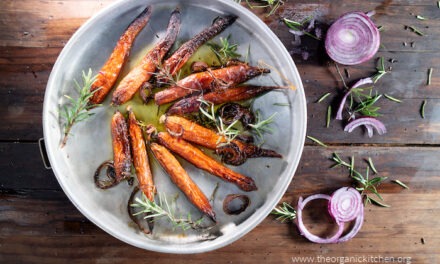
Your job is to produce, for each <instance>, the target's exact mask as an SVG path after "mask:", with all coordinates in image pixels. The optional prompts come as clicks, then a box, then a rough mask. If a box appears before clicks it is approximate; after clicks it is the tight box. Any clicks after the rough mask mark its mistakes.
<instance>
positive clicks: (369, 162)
mask: <svg viewBox="0 0 440 264" xmlns="http://www.w3.org/2000/svg"><path fill="white" fill-rule="evenodd" d="M368 165H369V166H370V167H371V169H372V170H373V172H374V173H376V174H377V170H376V168H375V167H374V163H373V160H372V159H371V158H370V157H368Z"/></svg>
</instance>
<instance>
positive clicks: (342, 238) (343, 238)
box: [338, 206, 364, 243]
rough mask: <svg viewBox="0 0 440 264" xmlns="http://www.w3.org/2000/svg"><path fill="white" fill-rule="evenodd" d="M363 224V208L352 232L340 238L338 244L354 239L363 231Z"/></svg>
mask: <svg viewBox="0 0 440 264" xmlns="http://www.w3.org/2000/svg"><path fill="white" fill-rule="evenodd" d="M363 223H364V208H363V206H362V210H361V211H360V212H359V215H358V216H357V218H356V221H355V222H354V225H353V227H352V228H351V230H350V232H348V233H347V234H345V235H343V236H342V237H340V238H339V239H338V243H341V242H345V241H348V240H350V239H352V238H353V237H354V236H355V235H356V234H357V233H358V232H359V230H361V227H362V224H363Z"/></svg>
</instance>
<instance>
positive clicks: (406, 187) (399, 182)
mask: <svg viewBox="0 0 440 264" xmlns="http://www.w3.org/2000/svg"><path fill="white" fill-rule="evenodd" d="M392 182H394V183H397V184H398V185H400V186H402V187H403V188H405V189H409V187H408V185H406V184H405V183H403V182H401V181H399V180H392Z"/></svg>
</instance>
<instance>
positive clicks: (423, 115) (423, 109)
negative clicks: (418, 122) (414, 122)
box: [420, 100, 426, 118]
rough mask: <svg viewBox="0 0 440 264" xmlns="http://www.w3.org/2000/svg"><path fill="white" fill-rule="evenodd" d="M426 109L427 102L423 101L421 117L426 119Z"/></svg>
mask: <svg viewBox="0 0 440 264" xmlns="http://www.w3.org/2000/svg"><path fill="white" fill-rule="evenodd" d="M425 107H426V100H423V102H422V106H421V107H420V115H421V116H422V118H425Z"/></svg>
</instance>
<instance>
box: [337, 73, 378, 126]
mask: <svg viewBox="0 0 440 264" xmlns="http://www.w3.org/2000/svg"><path fill="white" fill-rule="evenodd" d="M370 83H373V79H371V78H370V77H368V78H364V79H360V80H359V81H357V82H356V83H355V84H354V85H353V86H352V87H351V88H350V90H348V91H347V92H346V93H345V95H344V97H342V100H341V103H340V104H339V108H338V112H337V113H336V119H337V120H342V111H343V110H344V105H345V102H346V101H347V97H348V95H349V94H350V93H351V89H354V88H357V87H359V86H362V85H365V84H370Z"/></svg>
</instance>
